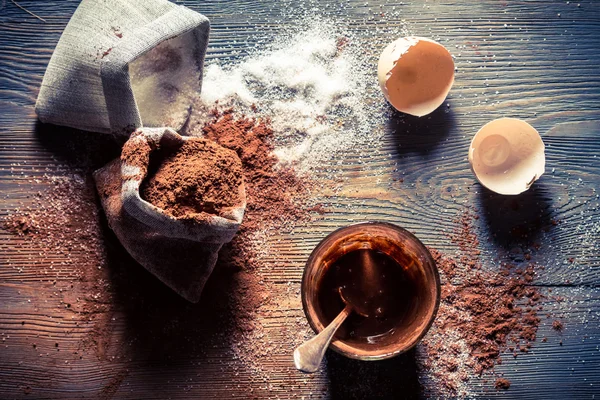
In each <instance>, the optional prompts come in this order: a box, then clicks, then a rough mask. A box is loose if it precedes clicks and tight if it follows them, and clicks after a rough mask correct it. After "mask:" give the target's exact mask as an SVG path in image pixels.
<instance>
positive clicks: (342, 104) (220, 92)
mask: <svg viewBox="0 0 600 400" xmlns="http://www.w3.org/2000/svg"><path fill="white" fill-rule="evenodd" d="M358 42H359V41H358V40H356V41H354V38H352V35H351V34H349V33H348V32H342V31H341V29H339V28H337V27H336V24H335V23H333V22H332V21H328V20H323V19H320V20H317V21H315V22H314V23H312V24H310V25H308V26H306V27H305V28H300V29H295V30H294V33H291V34H286V33H283V34H281V35H279V36H278V37H277V38H275V40H274V41H273V43H272V44H271V45H270V46H268V47H267V49H266V50H262V51H257V52H256V53H254V54H250V55H249V56H247V57H246V58H245V59H243V60H241V61H239V62H236V63H233V64H228V65H220V64H216V63H214V64H211V65H209V66H208V67H207V68H206V70H205V75H204V80H203V88H202V95H201V102H202V103H203V105H204V106H205V107H207V108H210V107H212V106H213V105H214V103H215V102H216V101H218V103H219V105H221V106H223V107H229V106H233V107H234V109H235V110H236V111H238V112H240V113H245V114H250V113H252V111H251V110H252V108H253V105H256V106H257V107H258V109H259V112H260V114H261V115H264V116H268V117H270V118H271V123H272V127H273V130H274V132H275V141H276V143H275V144H276V150H275V154H276V155H277V156H278V158H279V159H280V162H281V163H282V164H293V165H295V167H296V169H297V170H298V171H300V172H306V171H309V170H311V169H315V168H317V169H318V168H321V167H322V165H323V164H325V163H326V162H327V161H328V160H329V159H330V158H331V157H332V156H334V155H336V156H337V157H338V158H339V156H340V154H339V153H340V152H342V151H344V150H346V149H350V148H352V147H354V146H355V145H357V144H359V143H369V142H372V141H374V140H377V139H378V138H379V134H377V133H376V132H375V129H374V127H376V126H377V125H379V123H380V119H381V118H382V116H383V111H382V110H383V106H384V104H385V101H384V100H383V97H382V96H380V94H379V93H377V99H378V100H379V101H375V102H373V101H369V97H372V96H373V92H374V88H375V91H376V90H378V89H377V81H376V76H375V67H374V65H373V64H372V63H370V62H369V60H368V58H367V57H365V56H364V54H363V52H362V50H361V49H360V47H359V45H358ZM371 104H375V106H373V105H371Z"/></svg>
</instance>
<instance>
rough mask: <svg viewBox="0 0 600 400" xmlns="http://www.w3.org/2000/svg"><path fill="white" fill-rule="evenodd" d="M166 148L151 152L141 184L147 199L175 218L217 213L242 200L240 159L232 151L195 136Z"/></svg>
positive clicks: (141, 190) (141, 189)
mask: <svg viewBox="0 0 600 400" xmlns="http://www.w3.org/2000/svg"><path fill="white" fill-rule="evenodd" d="M165 152H166V151H165V150H159V151H157V152H155V153H153V154H152V155H151V156H150V158H151V160H150V168H149V173H148V177H147V179H146V180H144V182H143V183H142V186H141V188H140V194H141V196H142V198H143V199H145V200H146V201H149V202H150V203H152V204H154V205H155V206H157V207H159V208H161V209H163V210H165V211H166V212H167V213H168V214H170V215H172V216H174V217H176V218H190V217H193V216H194V214H200V213H202V212H206V213H209V214H217V215H219V214H221V213H222V211H223V210H224V209H226V208H227V207H235V206H239V205H240V204H241V203H242V202H243V198H242V193H240V190H239V188H240V185H242V183H243V177H242V163H241V161H240V159H239V158H238V157H237V155H236V154H235V153H234V152H233V151H231V150H228V149H226V148H223V147H221V146H219V145H218V144H217V143H215V142H213V141H211V140H206V139H198V138H194V139H189V140H187V141H186V142H185V143H184V144H183V145H182V146H181V147H179V148H178V149H176V150H170V151H169V152H166V154H165ZM154 157H157V158H158V160H154V159H153V158H154Z"/></svg>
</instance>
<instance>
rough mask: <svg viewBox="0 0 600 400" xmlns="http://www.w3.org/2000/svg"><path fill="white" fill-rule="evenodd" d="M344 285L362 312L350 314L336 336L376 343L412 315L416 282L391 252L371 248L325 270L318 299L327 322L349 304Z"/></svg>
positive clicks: (349, 299)
mask: <svg viewBox="0 0 600 400" xmlns="http://www.w3.org/2000/svg"><path fill="white" fill-rule="evenodd" d="M340 288H341V291H342V293H343V295H344V298H346V300H347V301H348V302H349V303H350V304H351V305H353V306H354V307H355V309H356V310H357V311H358V312H352V313H351V314H350V316H349V317H348V318H347V319H346V321H345V322H344V323H343V324H342V326H341V327H340V329H339V330H338V331H337V333H336V335H335V337H336V338H338V339H342V340H346V341H360V342H361V343H364V342H367V343H371V344H375V343H378V342H380V341H381V340H384V339H385V338H386V337H387V336H389V335H390V334H392V333H393V332H394V330H395V329H397V327H399V326H401V324H402V321H403V319H405V318H406V317H409V318H410V316H409V315H408V314H411V310H414V302H415V298H416V297H417V288H416V285H415V283H414V282H412V281H411V279H410V276H409V275H408V274H407V273H405V272H404V269H403V267H402V266H401V265H400V264H398V263H397V262H396V261H395V260H394V259H393V258H391V257H390V256H388V255H387V254H385V253H383V252H381V251H378V250H370V249H362V250H355V251H351V252H349V253H347V254H344V255H343V256H341V257H340V258H338V259H337V260H336V261H335V262H334V263H332V264H331V265H330V266H329V267H328V268H327V270H326V271H325V273H324V275H323V278H322V280H321V282H320V285H319V289H318V301H319V305H320V307H321V309H322V311H323V314H324V316H325V318H326V319H327V323H329V322H331V321H332V320H333V319H334V318H335V317H336V316H337V315H338V314H339V313H340V312H341V311H342V309H343V308H344V307H345V304H344V302H343V301H342V299H341V297H340V293H339V292H340ZM359 313H360V314H365V315H367V316H362V315H359Z"/></svg>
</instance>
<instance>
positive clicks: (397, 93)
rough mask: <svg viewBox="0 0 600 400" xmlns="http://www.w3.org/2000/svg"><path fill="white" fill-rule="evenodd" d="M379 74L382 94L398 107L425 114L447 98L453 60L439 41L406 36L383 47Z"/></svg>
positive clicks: (452, 71) (378, 66)
mask: <svg viewBox="0 0 600 400" xmlns="http://www.w3.org/2000/svg"><path fill="white" fill-rule="evenodd" d="M377 76H378V79H379V86H380V87H381V91H382V92H383V95H384V96H385V98H386V99H387V101H389V102H390V104H391V105H392V106H393V107H394V108H395V109H396V110H398V111H401V112H403V113H406V114H410V115H414V116H417V117H422V116H424V115H427V114H430V113H431V112H433V111H434V110H435V109H436V108H438V107H439V106H440V105H442V103H443V102H444V100H445V99H446V96H447V95H448V92H449V91H450V88H451V87H452V84H453V83H454V60H453V59H452V55H451V54H450V52H449V51H448V50H446V48H445V47H444V46H442V45H441V44H439V43H438V42H435V41H433V40H431V39H427V38H423V37H416V36H410V37H403V38H400V39H398V40H395V41H393V42H392V43H390V44H389V45H388V46H387V47H386V48H385V49H384V50H383V52H382V53H381V56H380V57H379V63H378V65H377Z"/></svg>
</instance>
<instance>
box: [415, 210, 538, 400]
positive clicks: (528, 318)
mask: <svg viewBox="0 0 600 400" xmlns="http://www.w3.org/2000/svg"><path fill="white" fill-rule="evenodd" d="M475 218H476V217H474V216H473V215H472V214H471V212H470V211H469V212H466V213H464V214H463V215H462V216H461V217H460V218H459V220H458V221H457V226H458V228H457V229H456V231H455V232H454V233H453V234H452V236H451V239H452V241H453V242H454V243H455V244H457V246H458V248H459V250H460V256H459V257H458V258H457V259H454V258H452V257H448V256H446V255H444V254H442V253H440V252H439V251H436V250H431V253H432V255H433V257H434V259H435V261H436V263H437V266H438V269H439V271H440V276H441V280H442V287H441V302H440V308H439V311H438V315H437V318H436V321H435V323H434V325H433V327H432V330H431V332H430V333H429V334H428V336H427V337H426V338H425V340H424V342H423V347H424V349H425V354H426V356H427V360H426V362H425V364H424V367H425V370H426V371H427V373H429V374H430V375H431V376H432V377H433V379H434V380H435V381H437V382H438V383H439V384H440V387H441V392H442V394H443V395H445V396H451V397H452V396H460V397H464V396H465V395H468V393H466V386H465V384H466V382H468V381H469V380H470V378H471V377H472V376H474V375H475V376H478V375H481V374H483V373H486V372H491V373H493V368H494V366H495V365H497V364H501V363H502V355H503V354H506V353H509V354H512V356H513V357H517V356H518V354H519V353H526V352H528V351H529V349H530V348H531V347H532V345H533V342H534V341H535V339H536V334H537V329H538V326H539V324H540V318H539V317H538V312H539V311H540V309H541V307H539V305H538V304H539V301H540V299H541V297H542V296H541V294H540V292H539V290H538V289H537V288H536V287H535V286H532V285H531V283H532V282H533V280H534V278H535V269H536V265H535V264H534V263H532V262H528V263H525V265H519V266H516V265H513V264H509V263H504V264H501V265H500V266H499V267H498V266H493V265H492V266H488V265H484V264H483V263H482V261H481V260H480V258H479V255H480V252H479V250H478V249H477V245H478V239H477V236H476V234H475V233H474V229H473V227H472V221H473V220H474V219H475ZM537 268H541V267H537ZM501 382H503V383H502V386H501V388H502V389H508V387H509V386H510V383H509V382H508V380H506V379H503V378H502V381H501ZM505 382H508V384H505Z"/></svg>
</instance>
